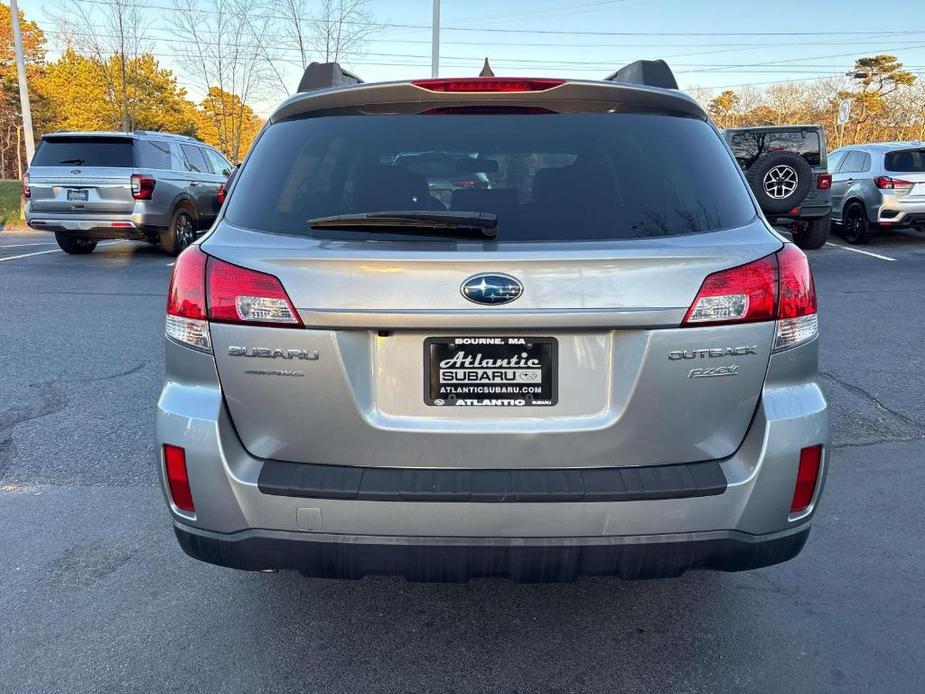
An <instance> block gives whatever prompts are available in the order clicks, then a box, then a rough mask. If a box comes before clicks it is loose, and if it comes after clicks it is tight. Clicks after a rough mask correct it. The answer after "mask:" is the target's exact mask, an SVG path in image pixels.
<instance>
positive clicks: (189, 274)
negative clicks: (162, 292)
mask: <svg viewBox="0 0 925 694" xmlns="http://www.w3.org/2000/svg"><path fill="white" fill-rule="evenodd" d="M208 259H209V256H207V255H206V254H205V253H203V252H202V251H201V250H199V246H190V247H189V248H187V249H186V250H185V251H183V252H182V253H181V254H180V255H179V256H178V257H177V262H176V264H175V265H174V266H173V275H171V277H170V287H169V288H168V290H167V327H166V332H167V336H168V337H170V338H172V339H173V340H176V341H177V342H180V343H182V344H184V345H187V346H188V347H193V348H195V349H198V350H201V351H203V352H211V351H212V341H211V339H210V338H209V324H208V323H207V322H206V264H207V262H208Z"/></svg>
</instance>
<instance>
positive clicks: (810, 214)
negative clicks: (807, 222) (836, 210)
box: [777, 205, 832, 219]
mask: <svg viewBox="0 0 925 694" xmlns="http://www.w3.org/2000/svg"><path fill="white" fill-rule="evenodd" d="M831 213H832V206H831V205H804V206H802V207H800V208H799V209H798V210H797V211H796V212H794V213H792V214H782V215H777V216H778V217H779V218H781V219H816V218H818V217H825V216H826V215H829V214H831Z"/></svg>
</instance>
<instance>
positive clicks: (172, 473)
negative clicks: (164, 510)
mask: <svg viewBox="0 0 925 694" xmlns="http://www.w3.org/2000/svg"><path fill="white" fill-rule="evenodd" d="M164 470H165V472H166V477H167V488H168V489H169V490H170V500H171V501H172V502H173V505H174V506H176V507H177V508H178V509H180V510H181V511H186V512H187V513H195V511H196V507H195V505H194V504H193V492H192V490H191V489H190V486H189V475H188V474H187V472H186V451H185V450H184V449H182V448H180V447H179V446H171V445H170V444H164Z"/></svg>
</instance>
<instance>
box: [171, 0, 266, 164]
mask: <svg viewBox="0 0 925 694" xmlns="http://www.w3.org/2000/svg"><path fill="white" fill-rule="evenodd" d="M175 7H176V9H177V12H176V17H177V23H176V25H175V26H174V32H175V34H176V35H177V36H178V37H179V38H181V39H183V41H182V43H180V44H179V45H180V46H181V48H180V49H179V52H178V57H179V59H180V62H181V63H182V64H183V66H184V71H185V73H186V76H187V78H188V79H189V80H190V81H191V83H192V84H193V85H195V87H196V89H197V90H198V91H200V92H201V93H202V95H203V99H204V101H205V102H207V104H208V108H207V109H205V112H206V113H207V114H208V118H209V119H210V121H211V123H210V125H211V126H212V127H214V129H215V137H216V139H217V144H218V146H219V148H220V149H222V150H223V151H224V152H225V153H226V154H227V155H228V156H230V157H231V158H232V159H234V160H236V161H237V160H238V159H240V158H241V155H242V154H243V152H242V149H243V146H242V145H243V143H242V139H243V138H242V134H243V132H244V129H245V127H246V121H247V119H248V105H249V104H251V103H253V102H254V101H256V100H258V99H260V98H261V97H262V96H264V95H266V94H267V93H268V85H269V84H270V83H271V82H272V81H273V79H274V77H275V76H278V72H277V71H276V68H275V65H274V60H273V55H272V49H271V48H269V47H268V46H267V44H266V40H267V39H266V37H267V36H270V35H271V34H272V31H271V30H272V16H271V14H270V11H269V9H268V6H267V4H266V3H260V2H251V1H250V0H202V1H201V2H200V1H198V0H175Z"/></svg>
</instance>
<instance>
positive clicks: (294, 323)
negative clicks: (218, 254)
mask: <svg viewBox="0 0 925 694" xmlns="http://www.w3.org/2000/svg"><path fill="white" fill-rule="evenodd" d="M207 274H208V279H207V282H206V284H207V285H208V288H209V289H208V292H209V293H208V306H209V320H210V321H213V322H216V323H243V324H247V325H265V326H272V327H276V328H287V327H289V328H301V327H302V320H301V319H300V318H299V314H298V313H297V312H296V310H295V307H293V305H292V302H291V301H290V300H289V296H288V295H287V294H286V290H285V289H283V285H282V283H281V282H280V281H279V279H277V278H276V277H274V276H273V275H268V274H266V273H263V272H257V271H256V270H249V269H247V268H243V267H238V266H237V265H232V264H231V263H226V262H224V261H222V260H218V259H217V258H209V263H208V270H207Z"/></svg>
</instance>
